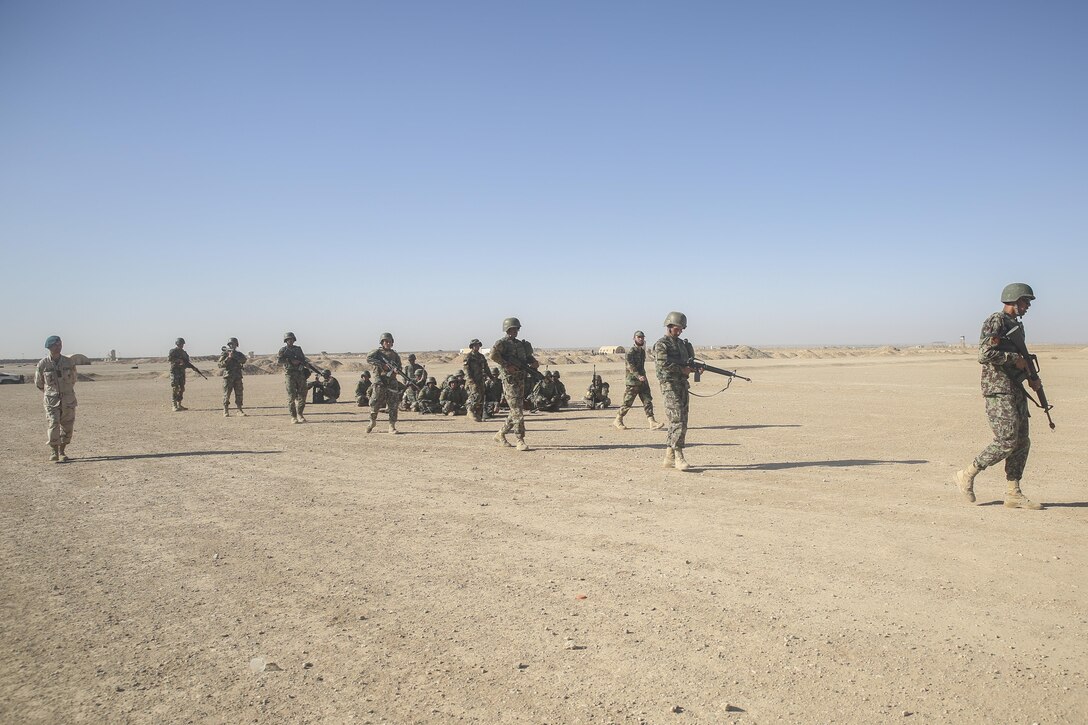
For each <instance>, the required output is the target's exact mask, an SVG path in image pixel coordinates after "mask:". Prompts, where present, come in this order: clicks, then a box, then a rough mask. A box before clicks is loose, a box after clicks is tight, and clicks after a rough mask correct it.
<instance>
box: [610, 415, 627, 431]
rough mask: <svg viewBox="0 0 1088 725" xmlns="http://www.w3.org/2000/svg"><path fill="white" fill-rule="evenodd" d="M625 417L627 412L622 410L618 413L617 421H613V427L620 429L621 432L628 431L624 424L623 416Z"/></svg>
mask: <svg viewBox="0 0 1088 725" xmlns="http://www.w3.org/2000/svg"><path fill="white" fill-rule="evenodd" d="M625 415H627V411H626V410H621V411H620V412H618V413H616V419H615V420H614V421H612V426H613V427H615V428H619V429H620V430H627V426H625V425H624V424H623V416H625Z"/></svg>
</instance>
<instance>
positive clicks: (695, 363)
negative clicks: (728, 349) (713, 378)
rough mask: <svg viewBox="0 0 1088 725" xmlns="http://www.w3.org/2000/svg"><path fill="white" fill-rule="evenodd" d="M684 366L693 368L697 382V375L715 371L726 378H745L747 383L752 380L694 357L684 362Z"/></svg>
mask: <svg viewBox="0 0 1088 725" xmlns="http://www.w3.org/2000/svg"><path fill="white" fill-rule="evenodd" d="M684 367H688V368H692V369H693V370H695V382H699V377H700V376H701V375H702V374H703V373H717V374H718V375H724V376H726V377H727V378H739V379H740V380H747V381H748V382H749V383H750V382H752V379H751V378H746V377H744V376H743V375H737V373H736V372H734V371H732V370H722V369H721V368H716V367H714V366H713V365H707V364H706V363H705V362H703V361H702V360H699V359H698V358H694V357H693V358H690V359H688V361H687V362H686V363H684Z"/></svg>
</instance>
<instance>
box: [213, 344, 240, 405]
mask: <svg viewBox="0 0 1088 725" xmlns="http://www.w3.org/2000/svg"><path fill="white" fill-rule="evenodd" d="M245 364H246V356H245V355H243V354H242V353H240V352H238V338H237V337H232V338H231V339H230V340H228V341H227V344H226V345H225V346H224V347H223V352H222V353H220V355H219V367H220V368H221V369H222V370H223V417H224V418H229V417H230V394H231V393H232V392H233V393H234V405H235V407H237V408H238V414H239V415H241V416H245V415H246V412H245V411H244V410H242V366H243V365H245Z"/></svg>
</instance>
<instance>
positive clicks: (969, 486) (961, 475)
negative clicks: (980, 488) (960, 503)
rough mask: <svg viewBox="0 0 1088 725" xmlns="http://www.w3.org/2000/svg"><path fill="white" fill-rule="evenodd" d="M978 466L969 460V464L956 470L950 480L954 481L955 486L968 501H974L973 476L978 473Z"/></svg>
mask: <svg viewBox="0 0 1088 725" xmlns="http://www.w3.org/2000/svg"><path fill="white" fill-rule="evenodd" d="M978 472H979V468H978V466H976V465H975V462H974V461H971V465H970V466H968V467H967V468H965V469H963V470H962V471H956V473H955V475H953V476H952V480H953V481H955V483H956V488H958V489H959V490H960V493H962V494H963V497H964V498H965V499H967V500H968V501H969V502H970V503H974V502H975V476H977V475H978Z"/></svg>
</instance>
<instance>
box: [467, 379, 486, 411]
mask: <svg viewBox="0 0 1088 725" xmlns="http://www.w3.org/2000/svg"><path fill="white" fill-rule="evenodd" d="M465 389H466V390H467V391H468V409H469V410H471V411H472V417H473V418H475V419H476V420H479V419H480V418H483V416H484V397H485V396H486V393H487V391H486V389H485V388H484V382H483V379H481V380H480V382H476V381H475V380H473V379H472V378H469V379H468V380H467V381H466V382H465Z"/></svg>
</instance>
